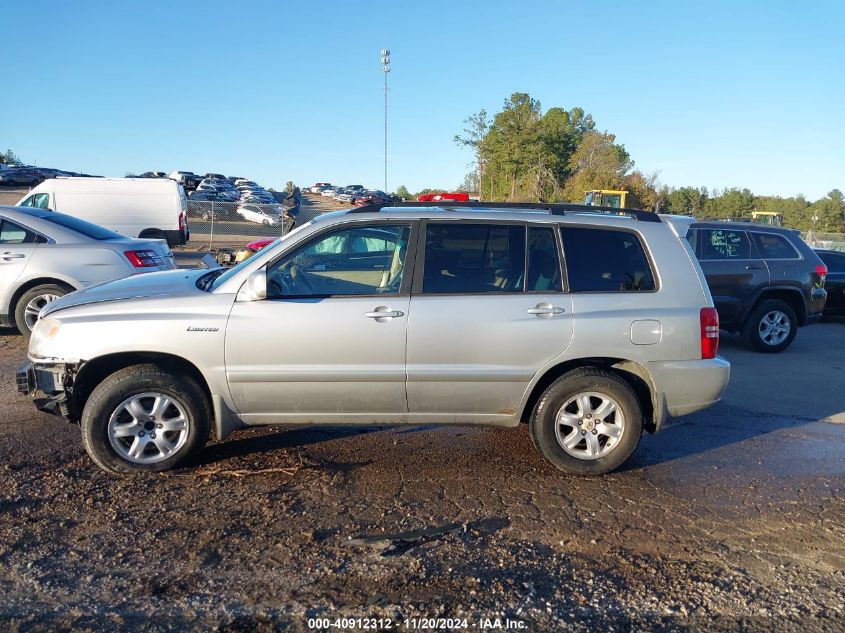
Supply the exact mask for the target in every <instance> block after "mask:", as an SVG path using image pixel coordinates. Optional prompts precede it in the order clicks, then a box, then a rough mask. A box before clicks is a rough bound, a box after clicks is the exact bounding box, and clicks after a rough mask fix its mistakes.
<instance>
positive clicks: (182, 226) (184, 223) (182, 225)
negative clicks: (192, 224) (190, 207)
mask: <svg viewBox="0 0 845 633" xmlns="http://www.w3.org/2000/svg"><path fill="white" fill-rule="evenodd" d="M179 230H180V231H181V232H182V233H184V232H185V231H187V230H188V218H187V217H186V216H185V212H184V211H182V212H181V213H180V214H179Z"/></svg>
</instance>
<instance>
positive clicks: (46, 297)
mask: <svg viewBox="0 0 845 633" xmlns="http://www.w3.org/2000/svg"><path fill="white" fill-rule="evenodd" d="M58 298H59V295H54V294H50V293H48V294H43V295H38V296H37V297H33V298H32V299H31V300H30V302H29V303H27V304H26V307H25V308H24V309H23V320H24V322H25V323H26V327H28V328H29V329H30V330H32V328H34V327H35V322H36V321H38V315H39V314H41V310H42V309H43V308H44V306H46V305H47V304H48V303H52V302H53V301H55V300H56V299H58Z"/></svg>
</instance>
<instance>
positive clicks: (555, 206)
mask: <svg viewBox="0 0 845 633" xmlns="http://www.w3.org/2000/svg"><path fill="white" fill-rule="evenodd" d="M396 207H405V208H408V207H434V208H440V209H447V210H448V209H453V210H458V209H484V210H492V211H495V210H498V209H501V210H503V211H506V210H510V209H517V210H518V209H525V210H526V211H548V212H549V213H550V214H551V215H572V214H580V215H584V214H587V215H603V216H611V217H623V218H631V219H632V220H639V221H641V222H661V221H662V220H661V219H660V216H659V215H658V214H657V213H653V212H651V211H643V210H642V209H617V208H614V207H596V206H591V205H587V204H576V203H574V202H474V201H473V202H455V201H454V200H441V201H440V202H413V201H408V202H385V203H379V204H368V205H366V206H363V207H356V208H354V209H350V210H349V213H378V212H379V211H381V210H382V209H384V208H396Z"/></svg>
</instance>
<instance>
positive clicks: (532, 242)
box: [526, 227, 561, 292]
mask: <svg viewBox="0 0 845 633" xmlns="http://www.w3.org/2000/svg"><path fill="white" fill-rule="evenodd" d="M526 290H528V292H543V291H547V292H560V290H561V282H560V258H559V257H558V254H557V241H556V240H555V232H554V229H553V228H551V227H531V228H530V229H528V283H527V286H526Z"/></svg>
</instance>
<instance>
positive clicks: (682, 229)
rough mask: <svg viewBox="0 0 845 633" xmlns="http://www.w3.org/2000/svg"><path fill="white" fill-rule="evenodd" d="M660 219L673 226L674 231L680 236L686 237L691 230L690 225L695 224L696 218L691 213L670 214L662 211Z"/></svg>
mask: <svg viewBox="0 0 845 633" xmlns="http://www.w3.org/2000/svg"><path fill="white" fill-rule="evenodd" d="M660 219H661V220H663V222H665V223H666V224H668V225H669V226H670V227H672V231H673V232H674V233H675V235H677V236H678V237H679V238H681V239H684V238H686V236H687V233H688V232H689V227H691V226H692V225H693V224H695V218H694V217H692V216H691V215H670V214H668V213H661V214H660Z"/></svg>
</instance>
